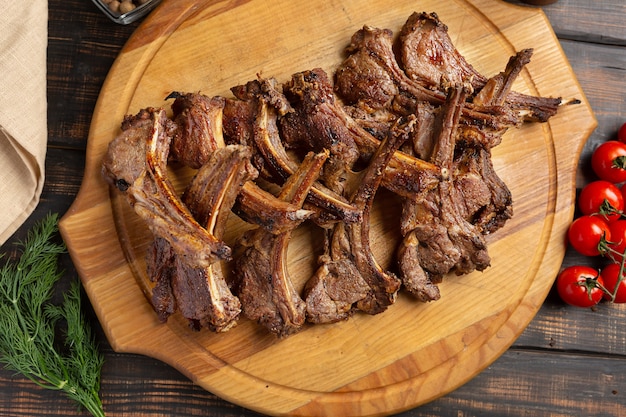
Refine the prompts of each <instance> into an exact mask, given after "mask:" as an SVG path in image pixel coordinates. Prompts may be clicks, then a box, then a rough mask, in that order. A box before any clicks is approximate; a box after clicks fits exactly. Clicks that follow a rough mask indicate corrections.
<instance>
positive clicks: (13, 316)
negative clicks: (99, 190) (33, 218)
mask: <svg viewBox="0 0 626 417" xmlns="http://www.w3.org/2000/svg"><path fill="white" fill-rule="evenodd" d="M57 224H58V217H57V216H56V215H48V216H47V217H46V218H45V219H44V220H42V221H41V222H39V223H38V224H37V225H35V226H34V227H33V229H32V230H30V231H29V232H28V235H27V239H26V240H25V241H24V242H18V243H17V244H18V246H20V247H21V249H22V253H21V256H20V258H19V260H18V261H17V262H6V263H5V264H4V265H3V266H2V268H0V363H1V364H4V366H5V367H7V368H8V369H11V370H14V371H16V372H19V373H21V374H23V375H24V376H26V377H27V378H29V379H30V380H32V381H33V382H34V383H36V384H37V385H39V386H41V387H44V388H48V389H54V390H60V391H63V392H64V393H65V394H66V395H67V396H68V397H69V398H71V399H73V400H75V401H77V402H78V403H80V404H81V405H82V406H84V407H85V408H86V409H87V410H88V411H89V412H90V413H91V414H93V415H94V416H98V417H100V416H104V411H103V408H102V402H101V400H100V397H99V390H100V373H101V369H102V364H103V357H102V355H101V354H100V352H99V351H98V347H97V345H96V343H95V339H94V338H93V336H92V333H91V329H90V328H89V326H88V323H87V322H86V321H85V319H84V317H83V315H82V312H81V294H80V284H79V282H78V281H76V282H74V283H73V284H72V286H71V288H70V290H69V291H68V292H67V293H66V294H65V297H64V301H63V303H62V304H61V305H59V306H55V305H53V304H52V303H51V301H50V299H51V297H52V294H53V290H54V286H55V284H56V283H57V282H58V280H59V279H60V278H61V277H62V275H63V274H62V272H61V271H59V269H58V257H59V255H60V254H62V253H64V252H65V246H64V245H63V244H60V243H55V242H54V239H53V237H54V235H55V234H56V232H57V231H58V226H57ZM61 324H64V325H65V326H66V328H67V330H66V332H65V333H66V334H65V341H64V342H65V343H64V345H65V349H63V350H57V347H56V344H55V336H56V334H57V333H58V332H57V328H59V327H61Z"/></svg>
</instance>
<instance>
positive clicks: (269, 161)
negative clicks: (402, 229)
mask: <svg viewBox="0 0 626 417" xmlns="http://www.w3.org/2000/svg"><path fill="white" fill-rule="evenodd" d="M232 91H233V93H234V94H235V96H236V97H237V98H238V100H239V101H240V102H239V103H236V104H234V103H232V100H231V101H230V102H227V106H228V105H230V107H229V111H230V112H232V113H230V114H231V115H233V116H235V117H233V119H232V121H237V123H236V124H239V123H241V122H244V123H245V122H246V117H245V116H247V118H248V119H252V120H247V123H250V124H251V126H250V127H249V129H246V130H249V131H248V132H245V133H243V134H241V126H236V127H233V126H228V127H227V130H229V131H232V132H237V133H238V134H237V137H236V138H232V139H231V140H233V141H240V140H246V141H249V142H251V143H253V144H254V146H255V148H256V149H257V151H258V153H259V154H260V155H261V156H262V159H263V161H264V166H263V167H262V169H261V172H262V173H263V172H265V171H269V172H271V174H273V175H274V178H267V179H268V180H274V181H275V180H276V179H278V180H279V181H286V180H287V178H289V177H290V176H291V175H293V174H294V173H295V171H296V169H297V167H298V162H297V161H296V160H295V159H294V158H292V157H291V156H289V155H288V154H287V150H286V149H285V148H284V145H283V142H282V138H281V136H280V135H279V132H278V127H277V125H276V123H277V118H278V117H279V116H284V115H285V114H289V113H290V112H292V111H293V110H292V109H291V107H290V104H287V103H288V100H287V99H286V98H285V97H284V96H283V95H282V93H280V92H278V91H277V86H276V81H275V80H274V79H263V78H260V77H259V79H258V80H255V81H250V82H248V83H247V84H246V85H245V86H237V87H233V88H232ZM241 101H243V102H245V103H246V104H247V106H242V105H241ZM244 111H245V112H246V113H247V114H246V115H242V114H241V113H242V112H244ZM229 122H230V121H227V123H229ZM307 200H308V201H309V202H310V203H311V204H312V205H314V206H317V207H320V208H321V209H322V210H325V211H329V212H331V213H333V214H334V215H335V216H337V218H338V219H341V220H342V221H347V222H354V221H358V220H359V217H358V215H359V213H358V212H357V211H356V210H355V209H354V207H352V206H351V205H350V204H349V203H348V202H347V201H346V200H345V199H344V198H343V197H342V196H341V195H339V194H337V193H336V192H334V191H333V190H331V189H329V188H328V187H325V186H324V185H323V184H321V183H320V182H318V181H316V182H315V183H314V184H313V186H312V187H311V189H310V191H309V195H308V196H307Z"/></svg>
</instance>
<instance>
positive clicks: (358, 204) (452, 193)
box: [102, 13, 564, 337]
mask: <svg viewBox="0 0 626 417" xmlns="http://www.w3.org/2000/svg"><path fill="white" fill-rule="evenodd" d="M532 52H533V51H532V50H531V49H525V50H522V51H520V52H519V53H517V54H515V55H514V56H512V57H511V58H510V59H509V62H508V64H507V66H506V68H504V69H503V70H502V72H500V73H499V74H496V75H494V76H492V77H487V76H484V75H482V74H480V73H478V72H477V71H476V70H475V69H474V68H473V67H472V66H471V65H470V64H469V63H468V62H467V61H466V60H465V58H464V57H463V56H462V55H461V54H460V53H459V51H457V49H456V48H455V47H454V45H453V44H452V42H451V40H450V37H449V36H448V30H447V27H446V26H445V25H444V24H443V23H442V22H441V21H440V20H439V18H438V16H437V15H436V14H435V13H430V14H428V13H413V14H412V15H411V16H410V17H409V18H408V20H407V21H406V23H405V24H404V26H403V27H402V29H401V31H400V33H399V34H398V36H397V37H395V38H394V35H393V33H392V31H390V30H388V29H379V28H374V27H370V26H364V27H363V28H362V29H360V30H358V31H357V32H356V33H355V34H354V35H353V36H352V39H351V41H350V44H349V46H348V47H347V49H346V58H345V60H344V61H343V62H342V63H341V64H340V65H339V67H338V68H336V69H335V71H334V73H332V74H329V73H327V72H326V71H325V70H323V69H321V68H313V69H310V70H307V71H302V72H298V73H295V74H293V75H292V77H291V79H289V80H284V81H283V82H282V83H281V82H279V81H278V80H276V79H274V78H264V77H261V76H258V77H257V79H254V80H252V81H249V82H247V83H245V84H242V85H238V86H234V87H232V89H231V91H232V96H231V97H222V96H215V97H209V96H206V95H203V94H201V93H181V92H173V93H172V94H171V95H170V96H169V97H167V100H168V101H169V102H170V103H171V109H167V110H166V109H163V108H154V107H147V108H145V109H142V110H141V111H139V112H138V113H137V114H135V115H129V116H126V117H125V119H124V121H123V122H122V125H121V132H120V133H119V135H118V136H117V137H116V138H115V139H114V140H113V141H112V142H111V143H110V144H109V148H108V152H107V154H106V156H105V157H104V160H103V165H102V167H103V168H102V172H103V176H104V178H105V179H106V180H107V181H108V182H109V183H110V184H111V185H112V186H114V188H115V189H116V190H117V191H115V190H114V191H115V192H120V193H123V194H124V195H125V196H126V198H127V200H128V202H129V203H130V205H131V206H132V207H133V209H134V211H135V212H136V214H137V215H138V216H139V217H140V218H141V219H143V221H145V223H146V225H147V227H148V228H149V229H150V231H151V233H152V235H153V237H154V240H153V242H152V245H151V246H150V248H149V250H148V253H147V256H146V263H147V275H148V277H149V280H150V281H151V282H152V283H153V288H152V295H151V297H152V299H151V300H152V304H153V307H154V310H155V312H156V314H157V315H158V317H159V319H160V320H161V321H163V322H165V321H167V319H168V317H169V316H170V315H172V314H174V313H176V312H179V313H180V314H182V316H183V317H184V318H185V319H187V320H188V321H189V323H190V326H191V327H192V328H194V329H198V330H199V329H201V328H208V329H210V330H212V331H215V332H223V331H227V330H229V329H230V328H232V327H233V326H234V325H235V324H236V323H237V322H238V320H239V318H240V316H241V315H243V316H245V317H247V318H248V319H250V320H253V321H255V322H258V323H259V324H260V325H262V326H264V327H265V328H266V329H267V330H268V331H269V332H271V333H273V334H275V335H277V336H278V337H286V336H289V335H291V334H294V333H296V332H298V331H300V330H301V329H302V328H303V327H304V326H306V325H307V323H309V324H319V323H333V322H337V321H341V320H346V319H348V318H349V317H350V316H352V315H353V314H355V313H357V312H362V313H365V314H379V313H382V312H383V311H385V310H386V309H387V308H388V307H389V306H391V305H392V304H393V303H394V301H395V300H396V298H397V296H398V293H399V292H400V291H406V293H407V294H410V296H412V297H414V298H415V299H416V300H417V301H419V302H427V301H434V300H437V299H439V298H440V296H441V295H440V291H439V286H438V283H440V282H441V280H442V279H443V278H444V277H445V276H446V275H448V274H451V275H463V274H468V273H470V272H472V271H475V270H477V271H482V270H484V269H486V268H488V267H489V266H490V262H491V259H490V257H489V253H488V248H487V243H486V236H487V235H489V234H491V233H493V232H495V231H496V230H498V229H499V228H501V227H502V226H503V225H504V224H505V222H506V221H507V220H508V219H509V218H511V216H512V198H511V193H510V191H509V189H508V188H507V186H506V184H505V183H504V182H503V181H502V180H501V179H500V178H499V177H498V175H497V173H496V171H495V170H494V167H493V164H492V161H491V150H492V148H493V147H495V146H497V145H498V144H499V143H500V142H501V140H502V136H503V134H504V133H505V132H506V131H507V130H508V129H510V128H514V127H517V126H519V125H521V124H522V123H527V122H528V123H533V122H545V121H547V120H548V119H549V118H550V117H552V116H553V115H555V114H556V113H557V111H558V109H559V107H560V106H561V105H562V104H564V103H562V101H561V99H560V98H545V97H537V96H531V95H525V94H521V93H517V92H515V91H512V90H511V86H512V85H513V82H514V80H515V79H516V77H517V76H518V75H519V74H520V72H521V71H522V69H523V68H524V66H525V65H526V64H527V63H528V62H529V61H530V58H531V55H532ZM169 163H176V164H182V165H185V166H188V167H189V168H191V169H193V170H194V173H195V175H194V177H193V179H192V180H191V181H190V182H189V184H188V185H187V187H186V188H185V190H184V192H183V193H182V194H181V195H179V194H177V193H176V191H175V188H174V187H173V186H172V184H171V182H170V179H168V174H167V172H168V171H167V167H168V164H169ZM380 189H385V190H386V191H385V192H390V193H393V194H394V195H395V196H396V197H397V199H395V200H394V201H397V202H398V204H400V206H401V207H400V208H399V212H400V213H401V216H400V219H399V221H398V222H397V225H396V226H397V228H398V236H399V237H400V238H399V240H398V242H396V245H397V251H396V256H395V262H394V263H393V264H392V265H391V266H389V267H388V268H383V267H382V266H381V265H380V264H379V262H378V261H377V260H376V258H375V256H374V253H373V251H372V248H371V245H370V241H369V239H370V237H369V236H370V216H371V211H372V204H373V201H374V198H375V196H376V195H377V193H378V191H379V190H380ZM229 216H238V217H239V218H240V219H242V220H243V221H245V222H247V223H250V225H251V226H250V229H249V230H248V231H246V232H245V233H243V234H242V235H241V236H240V237H239V239H238V240H237V241H236V242H235V243H234V245H230V246H229V245H227V244H226V243H225V242H224V240H223V236H224V232H225V228H226V225H227V220H228V218H229ZM304 222H306V223H308V224H311V225H314V226H313V227H315V228H319V230H321V236H323V241H324V242H323V245H322V246H321V247H322V250H321V251H320V253H318V254H317V255H316V256H318V259H319V262H318V267H317V269H316V270H315V272H314V273H313V274H312V276H311V277H310V278H309V279H308V281H307V282H306V284H305V285H304V287H303V288H302V289H301V290H300V289H298V288H296V286H295V285H294V283H293V282H292V278H291V277H290V274H289V271H288V267H287V250H288V246H289V242H290V238H291V236H292V233H293V232H294V230H296V228H298V227H300V226H301V225H302V224H303V223H304ZM231 246H232V247H231ZM227 271H228V273H227Z"/></svg>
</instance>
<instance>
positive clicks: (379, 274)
mask: <svg viewBox="0 0 626 417" xmlns="http://www.w3.org/2000/svg"><path fill="white" fill-rule="evenodd" d="M412 129H413V120H412V119H411V120H409V121H408V122H406V123H403V124H402V125H400V124H399V123H398V124H396V125H395V126H394V127H393V128H392V129H391V130H390V131H389V137H388V139H386V140H384V141H383V142H382V144H381V146H380V148H379V150H378V151H377V152H376V154H375V155H374V156H373V157H372V158H371V160H370V161H369V164H368V166H367V168H366V169H365V170H364V171H363V172H362V174H361V175H362V176H361V178H360V181H359V182H358V186H357V188H356V189H355V190H354V191H353V193H352V198H351V201H352V203H353V204H354V205H355V206H356V207H358V208H359V209H360V210H362V213H363V215H362V218H363V221H361V222H357V223H337V224H336V225H335V227H334V228H333V229H332V236H331V237H329V238H328V239H327V242H326V243H327V247H326V253H325V254H324V255H323V256H321V257H320V267H319V269H318V270H317V272H316V273H315V275H314V276H313V277H312V278H311V279H310V280H309V281H308V282H307V284H306V288H305V300H306V304H307V315H308V319H309V320H310V321H311V322H313V323H329V322H335V321H339V320H344V319H346V318H348V317H349V316H350V315H351V314H352V313H353V312H354V311H355V310H360V311H363V312H365V313H368V314H378V313H381V312H382V311H384V310H386V309H387V307H388V306H389V305H391V304H393V302H394V301H395V299H396V295H397V292H398V290H399V289H400V285H401V283H400V280H399V279H398V278H397V277H396V276H395V274H393V273H392V272H390V271H385V270H384V269H383V268H382V267H381V266H380V265H379V264H378V262H377V261H376V259H375V258H374V255H373V254H372V251H371V248H370V243H369V232H370V227H369V220H370V211H371V207H372V202H373V200H374V195H375V194H376V190H377V189H378V187H379V185H380V183H381V180H382V177H383V172H384V170H385V166H386V165H387V164H388V163H389V161H390V160H391V158H392V157H393V155H394V153H395V152H396V150H397V149H398V148H399V147H400V146H401V145H402V143H403V142H404V141H405V140H406V139H407V138H408V137H409V135H410V133H411V130H412Z"/></svg>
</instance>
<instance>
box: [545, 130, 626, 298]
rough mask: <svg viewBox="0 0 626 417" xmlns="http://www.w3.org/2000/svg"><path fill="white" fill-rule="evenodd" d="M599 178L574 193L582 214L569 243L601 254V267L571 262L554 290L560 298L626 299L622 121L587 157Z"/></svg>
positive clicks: (625, 173) (584, 251)
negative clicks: (603, 260)
mask: <svg viewBox="0 0 626 417" xmlns="http://www.w3.org/2000/svg"><path fill="white" fill-rule="evenodd" d="M591 166H592V168H593V171H594V172H595V174H596V175H597V176H598V180H596V181H593V182H591V183H589V184H587V185H586V186H585V187H583V189H582V190H581V192H580V195H579V197H578V208H579V209H580V212H581V213H582V214H581V216H579V217H578V218H576V219H575V220H574V221H573V222H572V224H571V225H570V227H569V230H568V232H567V237H568V240H569V243H570V245H571V246H572V247H573V248H574V249H575V250H576V251H578V252H579V253H580V254H582V255H585V256H604V257H606V259H607V260H608V264H607V265H606V266H605V267H603V268H602V269H601V270H600V271H598V270H596V269H594V268H591V267H589V266H583V265H575V266H570V267H568V268H565V269H564V270H562V271H561V272H560V273H559V276H558V277H557V281H556V289H557V292H558V293H559V295H560V296H561V298H562V299H563V301H565V302H566V303H568V304H571V305H574V306H578V307H592V306H594V305H596V304H598V303H599V302H600V300H602V299H605V300H608V301H610V302H614V303H624V302H626V266H625V264H626V210H625V201H626V123H624V124H623V125H622V126H621V127H620V129H619V131H618V133H617V140H609V141H607V142H604V143H602V144H601V145H600V146H598V147H597V148H596V149H595V150H594V151H593V154H592V156H591Z"/></svg>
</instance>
